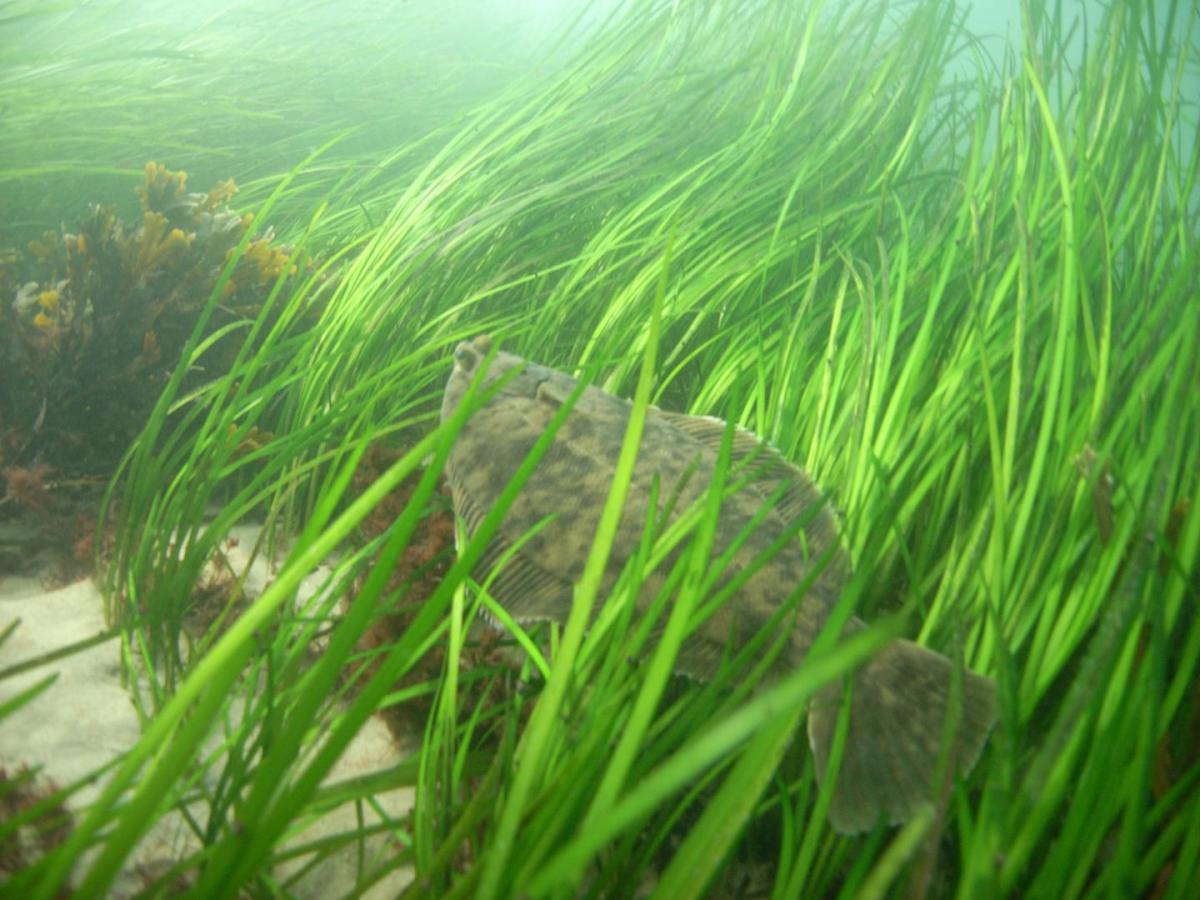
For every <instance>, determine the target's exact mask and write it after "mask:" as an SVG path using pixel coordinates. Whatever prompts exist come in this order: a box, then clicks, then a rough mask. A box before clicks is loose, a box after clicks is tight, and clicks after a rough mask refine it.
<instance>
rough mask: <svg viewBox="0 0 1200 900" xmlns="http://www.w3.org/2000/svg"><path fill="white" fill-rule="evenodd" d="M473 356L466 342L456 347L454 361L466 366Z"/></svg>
mask: <svg viewBox="0 0 1200 900" xmlns="http://www.w3.org/2000/svg"><path fill="white" fill-rule="evenodd" d="M473 356H474V354H473V353H471V351H470V350H468V349H467V346H466V344H459V345H458V346H457V347H455V348H454V361H455V362H456V363H461V364H462V365H464V366H465V365H466V364H467V362H468V361H469V360H470V359H471V358H472V357H473Z"/></svg>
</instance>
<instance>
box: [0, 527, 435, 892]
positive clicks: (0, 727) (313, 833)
mask: <svg viewBox="0 0 1200 900" xmlns="http://www.w3.org/2000/svg"><path fill="white" fill-rule="evenodd" d="M239 530H240V529H239ZM238 537H239V541H238V544H239V545H240V546H241V547H252V546H254V539H253V537H254V536H253V532H252V531H248V532H244V533H243V534H241V535H239V536H238ZM233 552H236V551H233ZM230 562H231V563H233V564H234V565H235V566H236V564H237V562H238V560H230ZM241 562H242V563H243V564H244V563H247V562H249V560H248V558H247V557H245V556H244V554H243V559H242V560H241ZM255 568H257V571H255V573H254V574H255V577H253V578H250V579H248V580H247V586H248V588H250V589H251V590H253V587H254V585H255V584H257V585H258V586H259V589H260V590H261V585H263V584H265V583H267V581H268V579H269V575H270V573H269V572H268V571H267V567H266V565H265V564H263V563H260V562H254V563H253V565H252V571H253V570H254V569H255ZM50 578H51V571H50V567H49V566H47V567H46V569H45V570H44V571H42V572H34V573H32V574H30V575H28V576H21V577H13V576H2V575H0V630H3V629H5V628H7V627H8V626H9V625H10V624H11V623H12V622H13V621H14V620H19V624H18V625H17V627H16V629H15V631H14V632H13V633H12V634H11V635H10V636H9V638H8V640H7V641H5V642H4V643H3V644H2V645H0V669H7V668H9V667H10V666H14V665H17V664H19V663H21V662H22V661H24V660H29V659H34V658H37V657H41V656H44V655H45V654H49V653H51V652H53V651H54V650H57V649H59V648H62V647H66V646H69V645H71V644H75V643H78V642H80V641H84V640H86V639H88V638H90V637H93V636H95V635H97V634H99V633H101V632H103V631H104V629H105V621H104V601H103V598H102V597H101V594H100V591H99V589H98V588H97V586H96V584H95V583H94V582H93V581H92V580H91V579H86V578H85V579H81V580H79V581H76V582H74V583H72V584H68V585H66V586H64V587H57V588H48V587H47V584H48V583H49V579H50ZM119 654H120V645H119V641H118V640H117V639H115V638H114V639H112V640H109V641H106V642H104V643H102V644H98V645H96V646H93V647H90V648H88V649H87V650H83V651H80V652H77V653H73V654H71V655H70V656H66V657H64V658H62V659H59V660H56V661H54V662H52V663H48V664H45V665H41V666H38V667H37V668H35V669H32V670H30V671H28V672H24V673H21V674H19V675H16V676H13V677H10V678H7V679H5V680H3V681H0V704H3V703H5V702H6V701H8V700H10V699H12V698H13V697H15V696H16V695H17V694H19V693H21V692H22V691H24V690H26V689H28V688H29V687H31V686H32V685H34V684H36V683H37V682H39V681H42V680H44V679H45V678H46V677H47V675H49V674H51V673H53V674H56V675H57V678H56V680H55V681H54V683H53V684H51V685H50V686H49V688H47V689H46V690H45V691H43V692H42V693H41V694H40V695H39V696H37V697H36V698H35V699H34V700H33V701H32V702H30V703H27V704H26V705H24V706H23V707H22V708H20V709H19V710H17V711H16V712H15V713H12V714H10V715H9V716H8V717H7V718H5V719H4V720H2V721H0V767H3V768H4V769H6V770H7V771H8V772H10V773H12V772H14V771H15V770H17V769H19V768H20V767H21V766H27V767H28V768H30V769H33V770H37V771H38V772H39V783H41V784H45V783H46V782H47V781H48V782H50V783H52V784H53V785H55V786H58V787H64V786H67V785H70V784H74V783H76V782H78V781H81V780H83V779H85V778H87V776H88V775H89V774H90V773H93V772H95V771H96V770H97V769H99V768H100V767H102V766H104V765H105V764H107V763H110V762H111V761H112V760H113V759H114V758H116V757H117V756H119V755H120V754H121V753H122V752H124V751H125V750H127V749H129V748H130V747H132V746H133V744H134V743H135V742H136V741H137V739H138V738H139V737H140V736H141V728H140V727H139V724H138V718H137V714H136V712H135V709H134V705H133V702H132V699H131V697H130V694H129V691H128V690H127V689H126V688H125V687H124V686H123V685H122V683H121V664H120V658H119ZM407 755H408V754H406V753H403V752H402V751H401V749H400V748H398V747H397V746H396V743H395V741H394V739H393V738H392V736H391V733H390V732H389V731H388V729H387V727H386V726H385V725H384V724H383V722H382V721H380V720H379V719H378V718H372V719H371V720H369V722H368V723H367V726H366V727H364V728H363V730H362V731H360V732H359V734H358V735H357V736H356V737H355V739H354V741H353V742H352V743H351V745H350V746H349V747H348V748H347V749H346V752H345V753H344V754H343V756H342V758H341V759H340V760H339V762H338V764H337V765H336V766H335V767H334V769H333V770H332V771H331V772H330V775H329V777H328V779H327V781H329V782H336V781H341V780H344V779H346V778H352V777H356V776H362V775H367V774H370V773H371V772H375V771H378V770H381V769H386V768H389V767H391V766H394V765H395V764H396V763H398V762H399V761H400V760H401V759H402V758H403V757H404V756H407ZM103 785H104V778H103V777H101V778H99V779H94V780H93V781H92V782H91V783H89V784H87V785H85V786H84V787H82V788H81V789H80V790H79V791H77V792H76V793H75V794H74V795H73V796H72V797H71V799H70V800H69V801H68V803H67V806H68V808H69V809H71V810H72V811H74V812H77V813H78V812H79V811H81V810H83V809H84V808H86V806H87V805H88V804H89V803H90V802H91V801H93V800H94V799H95V798H96V797H97V796H98V794H99V792H100V790H101V789H102V788H103ZM376 799H377V800H378V802H379V803H380V805H381V807H382V808H383V809H384V810H385V812H386V813H387V815H388V816H389V817H392V818H393V819H395V818H400V817H403V816H404V815H405V814H406V813H407V812H408V810H409V809H410V808H411V806H412V800H413V797H412V790H411V789H410V788H399V789H397V790H394V791H389V792H386V793H383V794H379V795H377V797H376ZM359 813H360V810H358V809H356V808H355V806H354V805H353V804H346V805H345V806H342V807H339V808H337V809H334V810H332V811H331V812H329V813H327V814H325V815H324V816H322V817H321V818H320V819H318V820H317V821H315V822H314V823H313V824H311V825H310V826H309V827H308V828H306V829H305V830H304V831H303V832H302V833H300V834H298V835H295V836H294V837H292V838H291V840H290V841H289V843H290V844H298V843H307V842H309V841H313V840H316V839H318V838H320V837H323V836H327V835H333V834H337V833H338V832H342V831H350V830H353V829H354V828H355V827H357V823H358V816H359ZM361 813H362V815H363V819H364V824H367V825H369V824H371V823H373V822H376V821H378V820H379V819H378V816H377V814H376V813H375V812H374V811H373V810H371V809H370V808H368V807H365V806H364V807H363V808H362V809H361ZM193 814H194V815H197V816H198V817H199V819H200V821H201V822H203V821H204V816H203V810H193ZM394 846H395V843H394V842H393V841H392V840H391V839H390V838H387V837H385V836H375V837H372V838H370V839H368V840H367V841H366V842H365V850H366V854H367V860H366V862H367V868H368V870H369V869H371V868H374V865H372V858H371V857H372V856H373V857H374V862H375V863H378V862H380V861H382V860H383V859H384V858H386V854H387V853H389V852H392V851H391V848H394ZM196 847H197V839H196V837H195V835H194V834H193V833H192V831H191V829H190V828H188V826H187V825H186V823H185V821H184V819H183V817H182V816H180V815H179V814H178V813H177V812H174V811H172V812H170V813H168V814H167V815H165V816H163V817H162V818H161V819H160V820H159V821H158V822H156V823H155V824H154V826H153V827H152V828H151V829H150V831H149V832H148V833H147V834H146V835H145V837H144V838H143V839H142V841H141V842H140V843H139V845H138V847H137V848H136V849H135V851H134V852H133V853H132V854H131V855H130V856H129V858H128V860H127V864H126V867H125V870H124V871H123V872H122V874H121V878H120V879H119V881H118V883H117V884H116V885H115V886H114V889H113V891H112V892H111V894H110V896H113V897H128V896H133V895H134V894H136V893H137V892H138V891H140V890H142V889H143V888H144V887H145V884H146V881H145V879H146V873H155V872H161V871H164V870H165V869H167V868H169V867H170V866H171V865H172V864H173V863H174V862H175V861H177V860H179V859H181V858H182V857H183V856H185V855H186V854H188V853H190V852H192V851H194V850H195V849H196ZM359 850H360V847H359V845H358V844H351V845H350V846H349V847H347V848H346V849H344V850H343V851H341V852H340V853H339V854H335V855H333V856H331V857H329V858H327V859H325V860H323V861H322V862H321V863H320V864H318V865H315V866H313V867H312V868H311V869H309V870H308V871H307V872H305V873H304V874H303V875H302V876H301V877H300V879H299V880H298V881H296V882H295V883H294V884H293V885H292V886H291V891H292V893H293V894H294V896H297V897H300V898H313V900H316V898H326V897H338V896H344V895H346V894H347V893H350V891H351V889H352V888H353V886H354V883H355V877H356V872H357V867H358V865H359V864H360V863H361V862H362V859H361V857H360V856H359ZM93 852H95V851H93ZM308 862H309V857H307V856H298V857H297V858H295V859H292V860H289V861H288V862H287V863H286V864H284V865H281V866H280V867H278V868H277V870H276V871H275V875H276V876H277V877H279V878H280V879H286V878H288V877H289V875H291V874H294V873H296V872H299V871H300V870H301V869H302V868H303V867H304V866H305V865H307V863H308ZM87 863H88V857H85V858H84V860H83V861H82V863H81V865H80V866H79V867H78V868H77V871H76V873H75V874H76V875H77V876H78V875H79V874H81V873H82V871H85V870H86V866H87ZM410 879H411V873H410V872H409V871H407V870H406V869H399V870H396V871H394V872H392V873H391V874H390V875H389V876H388V877H387V878H385V879H383V880H381V881H380V882H378V883H377V884H375V885H373V886H372V887H371V889H370V890H369V891H368V892H367V893H365V894H362V895H361V896H365V897H372V898H382V897H393V896H395V895H396V893H397V892H398V891H399V890H400V889H401V888H402V887H403V886H404V885H405V884H407V883H408V882H409V880H410Z"/></svg>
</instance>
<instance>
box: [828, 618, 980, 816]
mask: <svg viewBox="0 0 1200 900" xmlns="http://www.w3.org/2000/svg"><path fill="white" fill-rule="evenodd" d="M953 678H954V664H953V663H952V662H951V661H950V660H949V659H947V658H946V657H945V656H942V655H941V654H940V653H934V652H933V651H932V650H927V649H925V648H924V647H921V646H918V645H917V644H914V643H912V642H911V641H905V640H896V641H893V642H892V643H890V644H888V645H887V646H886V647H885V648H884V649H883V650H882V651H880V652H879V654H878V655H877V656H875V657H874V658H873V659H872V660H871V661H870V662H869V663H867V664H866V665H865V666H864V667H863V668H862V669H860V670H859V671H858V672H857V673H855V675H854V676H853V688H852V690H851V705H850V727H849V732H848V734H847V736H846V748H845V751H844V752H843V754H842V760H841V765H840V767H839V770H838V775H837V784H836V787H835V788H834V791H833V803H832V805H831V806H830V811H829V818H830V820H831V822H832V823H833V827H834V828H835V829H837V830H838V831H839V832H842V833H844V834H850V833H855V832H860V831H865V830H867V829H869V828H871V827H873V826H874V825H875V824H876V823H877V822H878V821H879V820H880V818H881V817H883V818H884V819H886V821H888V822H889V823H890V824H897V823H899V822H903V821H905V820H907V819H909V818H910V817H911V816H912V815H913V814H914V813H915V812H916V811H917V809H918V807H920V806H921V804H923V803H925V802H928V801H930V800H932V799H933V797H934V792H935V788H936V783H935V782H936V780H937V778H938V775H939V773H940V772H943V771H944V769H943V768H942V761H943V755H942V746H943V743H944V741H945V739H946V727H947V725H946V720H947V716H948V715H950V714H951V713H952V712H955V710H952V709H951V691H952V681H953ZM959 696H960V697H961V705H958V704H955V705H956V706H958V710H959V711H961V715H959V716H958V720H957V724H956V726H955V728H954V744H953V757H952V764H953V766H954V770H955V771H957V772H959V773H961V774H966V773H967V772H969V771H970V770H971V767H972V766H974V765H975V761H976V759H978V757H979V753H980V751H981V750H982V749H983V743H984V741H985V740H986V738H987V735H988V732H989V731H990V730H991V728H992V725H993V724H995V721H996V686H995V684H993V682H992V681H990V680H989V679H987V678H984V677H983V676H981V675H976V674H975V673H974V672H970V671H966V670H963V672H962V682H961V690H960V693H959ZM841 697H842V686H841V684H840V683H838V684H833V685H830V686H829V687H828V688H826V689H825V690H824V691H823V692H822V693H821V694H819V695H818V696H817V697H816V698H814V700H813V702H812V706H811V707H810V709H809V715H808V739H809V743H810V744H811V746H812V750H813V755H814V759H815V762H816V767H817V777H818V778H823V777H824V775H825V770H826V765H827V763H828V761H829V756H830V753H831V750H832V745H833V737H834V732H835V731H836V729H837V720H838V710H839V707H840V706H841Z"/></svg>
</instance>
